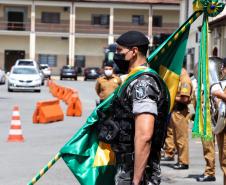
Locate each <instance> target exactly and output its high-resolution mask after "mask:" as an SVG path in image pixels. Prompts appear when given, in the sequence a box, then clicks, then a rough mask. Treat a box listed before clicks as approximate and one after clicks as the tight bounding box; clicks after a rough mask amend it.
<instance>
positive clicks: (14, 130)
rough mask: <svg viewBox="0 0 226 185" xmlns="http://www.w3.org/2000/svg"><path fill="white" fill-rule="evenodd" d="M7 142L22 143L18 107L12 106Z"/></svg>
mask: <svg viewBox="0 0 226 185" xmlns="http://www.w3.org/2000/svg"><path fill="white" fill-rule="evenodd" d="M7 141H9V142H23V141H24V137H23V135H22V129H21V122H20V113H19V107H18V106H14V108H13V115H12V120H11V126H10V130H9V136H8V139H7Z"/></svg>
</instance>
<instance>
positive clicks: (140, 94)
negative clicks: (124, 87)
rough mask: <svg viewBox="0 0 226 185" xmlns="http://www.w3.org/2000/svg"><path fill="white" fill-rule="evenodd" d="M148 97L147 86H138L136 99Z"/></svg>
mask: <svg viewBox="0 0 226 185" xmlns="http://www.w3.org/2000/svg"><path fill="white" fill-rule="evenodd" d="M146 96H147V94H146V89H145V86H143V85H138V86H137V87H136V99H138V100H140V99H144V98H145V97H146Z"/></svg>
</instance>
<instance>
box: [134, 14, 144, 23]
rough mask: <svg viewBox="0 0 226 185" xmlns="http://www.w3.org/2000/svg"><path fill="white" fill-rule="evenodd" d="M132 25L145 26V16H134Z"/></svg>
mask: <svg viewBox="0 0 226 185" xmlns="http://www.w3.org/2000/svg"><path fill="white" fill-rule="evenodd" d="M132 23H133V24H136V25H142V24H144V16H143V15H133V16H132Z"/></svg>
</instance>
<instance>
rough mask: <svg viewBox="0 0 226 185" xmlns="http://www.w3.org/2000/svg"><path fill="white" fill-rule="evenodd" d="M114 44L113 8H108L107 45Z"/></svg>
mask: <svg viewBox="0 0 226 185" xmlns="http://www.w3.org/2000/svg"><path fill="white" fill-rule="evenodd" d="M113 43H114V8H110V20H109V36H108V44H113Z"/></svg>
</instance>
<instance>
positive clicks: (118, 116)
mask: <svg viewBox="0 0 226 185" xmlns="http://www.w3.org/2000/svg"><path fill="white" fill-rule="evenodd" d="M144 74H145V75H149V76H151V77H152V78H153V79H154V80H155V81H156V83H157V84H158V86H159V89H160V99H159V101H158V102H157V108H158V116H157V117H156V118H155V126H154V133H153V136H152V146H151V147H152V149H155V150H157V151H160V150H161V148H162V146H163V144H164V141H165V136H166V131H167V119H168V111H169V104H170V97H169V93H168V89H167V87H166V85H165V83H164V82H163V80H162V79H161V78H160V77H159V76H157V75H155V74H153V73H148V72H147V73H142V74H141V75H144ZM138 77H139V76H138ZM138 77H137V78H138ZM126 89H127V87H125V88H124V89H123V93H121V94H122V95H121V96H120V97H119V96H117V97H116V98H115V99H114V100H113V103H112V106H111V108H110V109H109V110H108V111H109V114H110V115H111V116H110V117H109V118H108V119H106V120H105V123H103V125H101V126H100V134H99V139H100V140H103V141H104V142H107V143H110V144H111V147H112V149H113V151H114V152H116V153H131V152H134V134H135V119H134V114H133V113H132V101H131V100H130V99H129V98H128V97H127V93H126Z"/></svg>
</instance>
